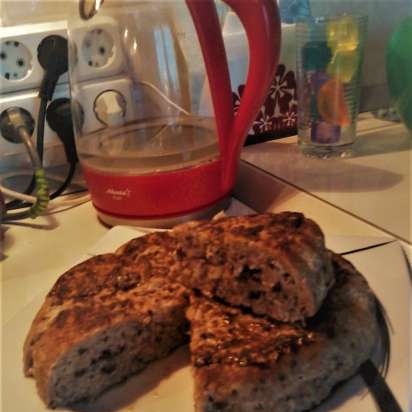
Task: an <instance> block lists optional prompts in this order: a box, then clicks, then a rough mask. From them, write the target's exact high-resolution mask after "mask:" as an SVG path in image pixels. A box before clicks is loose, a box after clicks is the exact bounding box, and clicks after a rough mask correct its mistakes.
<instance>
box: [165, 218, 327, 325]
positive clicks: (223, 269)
mask: <svg viewBox="0 0 412 412" xmlns="http://www.w3.org/2000/svg"><path fill="white" fill-rule="evenodd" d="M171 234H172V235H173V236H174V237H176V238H177V239H178V240H179V242H181V246H180V247H178V249H177V255H178V257H179V258H180V263H179V266H178V267H177V268H178V270H177V271H176V273H175V276H177V277H178V279H179V280H180V281H181V282H182V283H183V284H185V285H186V286H187V287H190V288H194V289H199V290H200V291H201V292H202V293H203V294H205V295H207V296H209V297H214V296H217V297H219V298H222V299H224V300H225V301H227V302H228V303H229V304H232V305H238V306H240V305H242V306H247V307H250V308H252V310H253V312H255V313H257V314H265V315H268V316H271V317H272V318H274V319H278V320H281V321H297V320H303V319H304V318H306V317H309V316H313V315H314V314H315V313H316V311H317V310H318V309H319V307H320V305H321V303H322V301H323V299H324V297H325V296H326V294H327V292H328V290H329V289H330V287H331V286H332V285H333V271H332V267H331V257H330V253H329V252H328V251H327V250H326V248H325V241H324V236H323V233H322V231H321V230H320V228H319V226H318V225H317V224H316V223H314V222H313V221H312V220H310V219H307V218H305V217H304V216H303V215H302V214H301V213H292V212H284V213H278V214H271V213H264V214H259V215H252V216H239V217H224V218H221V219H218V220H215V221H212V222H191V223H188V224H184V225H180V226H178V227H177V228H175V229H174V230H173V231H172V232H171ZM282 276H283V277H284V278H285V279H286V280H285V282H284V285H286V287H283V290H277V288H276V285H277V283H278V280H279V278H281V279H283V278H282ZM288 278H289V280H288ZM282 282H283V280H282ZM288 299H289V300H288ZM293 300H296V301H295V302H293ZM284 302H288V303H284ZM287 305H288V306H287Z"/></svg>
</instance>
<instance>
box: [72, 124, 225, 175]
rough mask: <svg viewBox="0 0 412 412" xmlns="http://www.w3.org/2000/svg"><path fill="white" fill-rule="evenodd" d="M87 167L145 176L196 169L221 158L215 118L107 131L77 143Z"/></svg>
mask: <svg viewBox="0 0 412 412" xmlns="http://www.w3.org/2000/svg"><path fill="white" fill-rule="evenodd" d="M77 148H78V152H79V154H80V158H81V161H82V163H83V164H85V166H88V167H90V168H93V169H98V170H99V171H101V172H104V173H109V174H127V175H141V174H150V173H158V172H166V171H172V170H177V169H181V168H186V167H192V166H195V165H198V164H202V163H204V162H207V161H212V160H215V159H216V158H217V157H218V156H219V148H218V144H217V140H216V130H215V124H214V119H213V118H205V117H195V116H190V117H189V118H188V117H181V118H176V117H167V118H160V119H154V120H151V121H145V122H132V123H129V124H126V125H124V126H123V127H120V128H119V127H117V128H115V129H111V128H105V129H101V130H98V131H96V132H93V133H90V134H86V135H84V136H82V137H81V138H80V139H79V140H78V142H77Z"/></svg>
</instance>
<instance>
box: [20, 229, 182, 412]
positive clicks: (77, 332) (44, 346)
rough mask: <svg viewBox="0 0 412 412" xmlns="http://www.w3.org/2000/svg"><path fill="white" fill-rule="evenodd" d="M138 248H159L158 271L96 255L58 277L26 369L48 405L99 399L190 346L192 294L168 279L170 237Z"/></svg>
mask: <svg viewBox="0 0 412 412" xmlns="http://www.w3.org/2000/svg"><path fill="white" fill-rule="evenodd" d="M163 241H165V245H166V246H165V247H164V248H163V249H162V242H163ZM132 244H133V249H134V250H137V249H139V250H140V251H141V252H143V251H145V252H146V253H148V254H149V249H154V250H155V251H154V253H155V254H156V256H157V266H152V265H151V263H150V259H146V258H143V259H141V260H139V258H138V256H137V255H134V256H132V254H131V253H129V254H127V253H126V254H122V253H121V251H119V254H117V255H116V254H106V255H100V256H95V257H92V258H90V259H88V260H87V261H85V262H83V263H80V264H79V265H77V266H75V267H73V268H72V269H70V270H69V271H68V272H66V273H64V274H63V275H62V276H61V277H60V278H59V279H58V281H57V282H56V284H55V285H54V287H53V288H52V290H51V291H50V293H49V294H48V295H47V297H46V300H45V302H44V304H43V306H42V307H41V309H40V311H39V313H38V314H37V316H36V318H35V320H34V321H33V324H32V327H31V329H30V332H29V334H28V336H27V339H26V342H25V345H24V370H25V373H26V375H27V376H33V377H34V378H35V380H36V384H37V388H38V391H39V394H40V396H41V397H42V399H43V400H44V401H45V403H46V404H47V405H49V406H51V407H56V406H60V405H67V404H70V403H73V402H76V401H79V400H82V399H87V398H94V397H96V396H97V395H99V394H100V393H101V392H102V391H103V390H105V389H106V388H108V387H110V386H112V385H113V384H116V383H118V382H120V381H122V380H124V379H125V378H127V377H128V376H129V375H131V374H132V373H135V372H137V371H139V370H141V369H143V368H144V367H145V366H146V365H147V364H148V363H149V362H151V361H153V360H155V359H158V358H161V357H164V356H166V355H167V354H168V353H169V352H170V351H171V350H172V349H174V348H175V347H177V346H179V345H180V344H182V343H183V342H184V341H186V340H187V320H186V319H185V309H186V307H187V304H188V294H187V291H186V289H185V288H184V287H182V286H180V285H179V284H177V283H175V282H172V281H170V280H167V279H166V278H165V277H164V273H165V271H166V270H168V265H169V264H170V262H169V261H168V259H169V249H168V248H167V236H166V239H165V238H164V236H163V235H162V234H161V233H155V234H150V235H148V236H145V237H144V238H139V239H135V240H134V241H132V243H130V244H129V246H127V245H126V246H125V248H126V249H127V248H128V247H129V248H130V249H131V248H132V247H131V245H132ZM162 250H163V253H164V257H165V259H164V261H165V263H164V265H163V266H162V265H161V261H162V259H161V253H162Z"/></svg>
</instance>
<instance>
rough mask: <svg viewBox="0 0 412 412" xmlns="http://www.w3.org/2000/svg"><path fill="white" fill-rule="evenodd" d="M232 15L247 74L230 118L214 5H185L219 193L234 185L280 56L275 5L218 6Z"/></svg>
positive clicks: (192, 1)
mask: <svg viewBox="0 0 412 412" xmlns="http://www.w3.org/2000/svg"><path fill="white" fill-rule="evenodd" d="M224 1H225V3H227V4H228V5H229V6H230V7H231V8H232V9H233V11H234V12H235V13H236V14H237V15H238V17H239V19H240V21H241V22H242V24H243V26H244V28H245V31H246V36H247V38H248V43H249V56H250V57H249V70H248V75H247V80H246V86H245V89H244V92H243V94H242V99H241V103H240V106H239V109H238V112H237V114H236V116H234V115H233V100H232V91H231V87H230V77H229V70H228V66H227V59H226V53H225V48H224V43H223V38H222V34H221V28H220V24H219V20H218V17H217V14H216V8H215V6H214V2H213V1H211V0H209V1H206V0H203V1H199V0H186V2H187V5H188V7H189V10H190V13H191V15H192V18H193V21H194V25H195V28H196V31H197V34H198V37H199V42H200V45H201V48H202V53H203V58H204V60H205V65H206V71H207V75H208V78H209V85H210V92H211V97H212V102H213V107H214V111H215V117H216V126H217V131H218V140H219V146H220V151H221V156H222V160H223V162H222V164H223V174H222V179H223V180H222V185H223V187H222V188H223V190H225V191H226V190H230V189H231V188H232V186H233V184H234V181H235V178H236V172H237V164H238V161H239V156H240V151H241V150H242V146H243V143H244V141H245V138H246V135H247V132H248V131H249V129H250V127H251V125H252V123H253V121H254V120H255V118H256V115H257V113H258V112H259V109H260V107H261V105H262V103H263V101H264V99H265V96H266V95H267V92H268V89H269V86H270V84H271V82H272V81H273V76H274V74H275V71H276V67H277V63H278V59H279V53H280V40H281V30H280V18H279V12H278V9H277V4H276V1H275V0H249V1H245V0H224Z"/></svg>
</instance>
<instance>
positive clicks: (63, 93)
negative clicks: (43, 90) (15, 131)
mask: <svg viewBox="0 0 412 412" xmlns="http://www.w3.org/2000/svg"><path fill="white" fill-rule="evenodd" d="M37 95H38V91H37V90H27V91H23V92H21V93H9V94H7V95H3V96H1V97H0V113H2V112H3V111H4V110H6V109H8V108H9V107H21V108H22V109H26V110H27V111H28V112H29V113H30V114H31V116H32V117H33V119H34V121H35V127H37V113H38V111H39V103H40V99H39V98H38V97H37ZM60 97H69V87H68V84H67V83H66V84H60V85H58V86H57V87H56V90H55V92H54V98H55V99H58V98H60ZM35 134H36V132H34V135H35ZM56 145H60V143H59V140H58V138H57V136H56V133H55V132H54V131H53V130H51V129H50V128H49V126H48V124H47V121H46V122H45V127H44V146H45V147H48V146H56ZM17 153H26V149H25V147H24V145H23V144H16V143H11V142H9V141H7V140H6V139H3V138H0V154H1V156H0V158H1V157H3V156H10V155H14V154H17Z"/></svg>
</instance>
